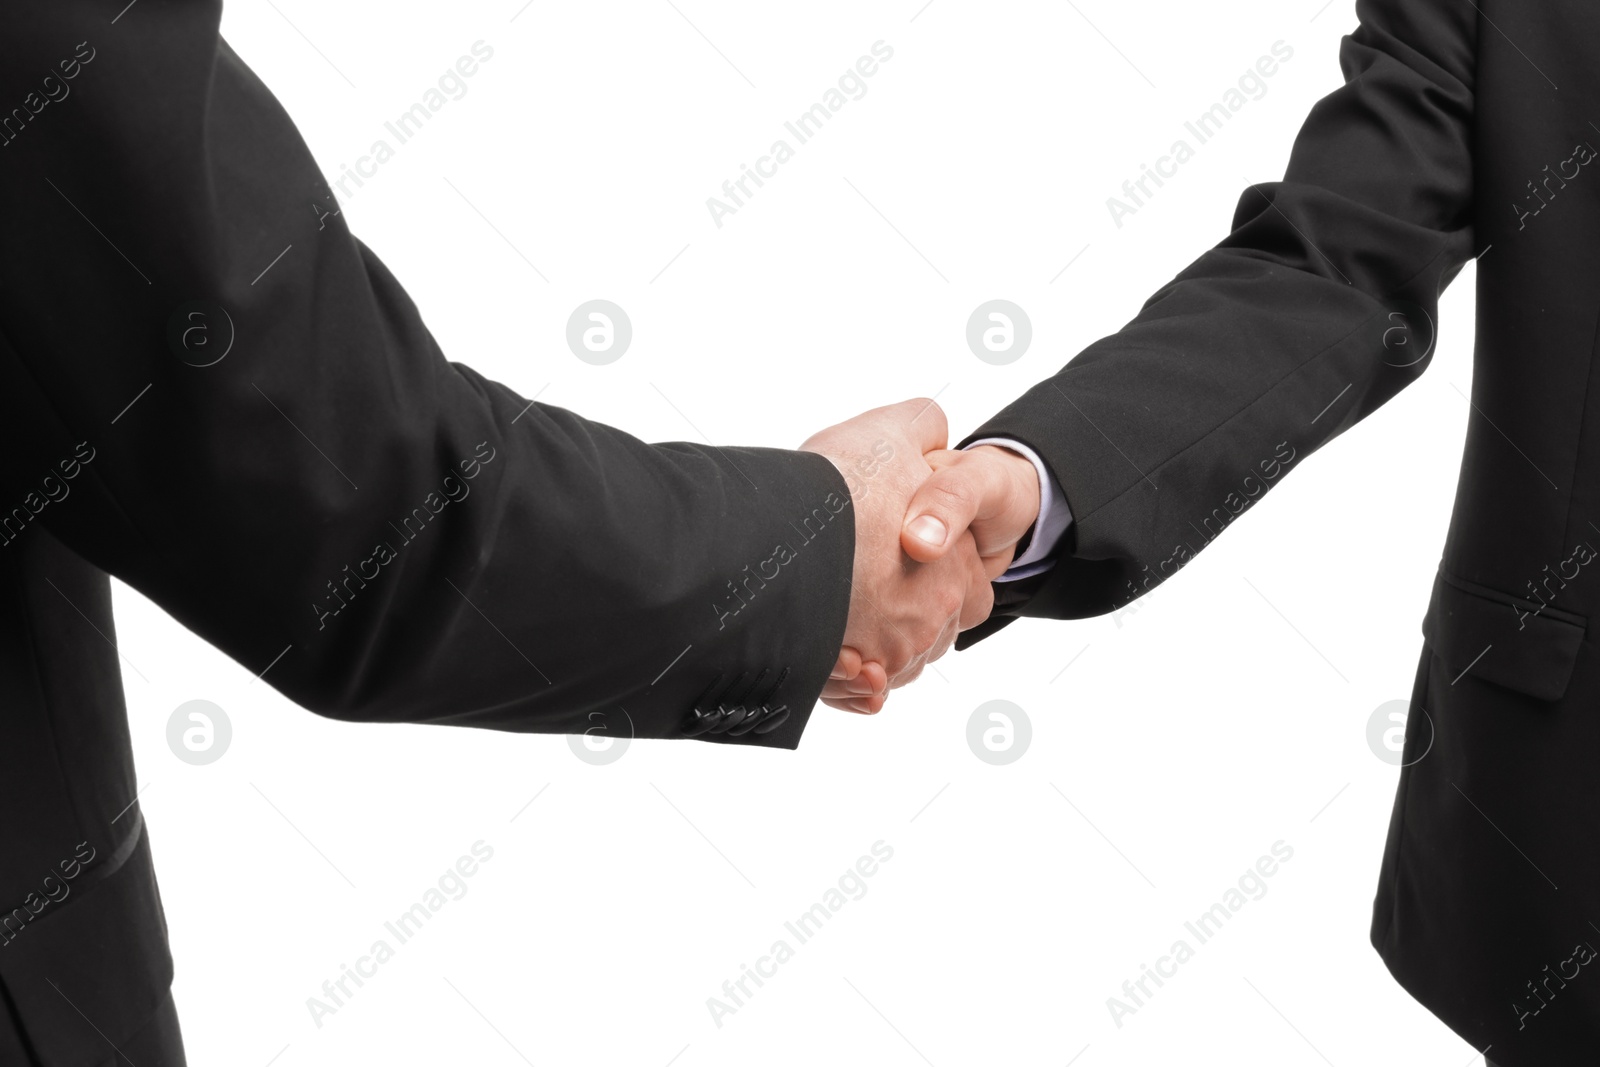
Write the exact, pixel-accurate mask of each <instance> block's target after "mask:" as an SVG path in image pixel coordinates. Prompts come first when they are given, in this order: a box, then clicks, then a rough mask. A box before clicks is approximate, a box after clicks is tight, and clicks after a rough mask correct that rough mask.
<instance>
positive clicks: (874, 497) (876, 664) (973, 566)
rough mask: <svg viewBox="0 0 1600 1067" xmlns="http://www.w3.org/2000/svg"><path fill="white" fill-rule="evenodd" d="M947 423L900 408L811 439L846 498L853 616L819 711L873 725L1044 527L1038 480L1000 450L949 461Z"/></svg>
mask: <svg viewBox="0 0 1600 1067" xmlns="http://www.w3.org/2000/svg"><path fill="white" fill-rule="evenodd" d="M948 433H949V429H948V426H947V424H946V422H945V415H944V412H943V411H942V410H941V409H940V408H939V405H938V404H936V403H934V402H933V401H932V400H907V401H904V402H903V403H899V404H893V405H890V406H889V407H883V408H877V409H875V410H872V411H868V412H866V413H864V414H862V415H857V416H856V417H855V418H853V419H850V420H849V421H848V422H841V423H839V424H838V425H837V426H830V427H829V428H828V429H826V430H823V431H822V432H820V433H818V434H815V435H813V436H812V437H811V438H810V439H809V440H807V441H806V442H805V444H803V445H801V446H800V447H801V449H802V450H803V451H806V452H816V453H819V454H821V455H823V456H826V457H827V458H828V459H829V460H831V461H832V462H833V464H834V466H836V467H838V468H839V471H840V473H842V474H843V475H844V478H845V481H846V483H847V484H848V485H849V487H850V496H851V506H852V507H853V509H854V512H855V530H856V554H855V565H854V573H853V574H852V575H851V595H850V614H849V619H848V621H847V622H846V624H845V632H844V647H843V648H842V649H840V651H839V660H838V663H837V664H836V665H835V666H834V669H833V672H832V674H831V675H830V678H829V681H828V683H827V685H826V686H825V687H824V689H823V691H822V700H823V703H825V704H827V705H828V706H829V707H834V708H838V709H840V710H843V711H853V712H858V713H861V714H864V715H872V714H875V713H877V712H878V711H879V710H881V709H882V707H883V705H884V703H885V701H887V700H888V697H889V690H890V689H897V688H899V687H900V686H903V685H905V684H907V683H908V682H912V681H914V680H915V679H916V678H917V676H918V675H920V674H921V673H922V669H923V667H925V666H927V665H928V664H929V663H932V662H933V661H934V660H936V659H938V658H939V657H940V656H942V655H944V654H945V653H946V652H948V651H949V650H950V646H951V645H953V644H954V643H955V640H956V635H957V634H959V633H960V632H961V631H962V630H968V629H971V628H972V627H974V626H976V625H978V624H979V623H981V622H983V621H984V620H985V619H987V618H988V617H989V613H990V612H991V611H992V610H993V607H994V593H993V590H992V589H991V588H990V585H989V583H990V582H992V581H993V580H994V579H996V578H998V577H999V576H1000V575H1001V574H1003V573H1005V570H1006V568H1007V567H1008V566H1010V564H1011V560H1012V556H1013V553H1014V552H1015V550H1016V547H1017V544H1018V542H1020V541H1021V540H1022V538H1023V536H1024V535H1025V534H1027V532H1028V530H1029V529H1031V528H1032V527H1033V525H1034V523H1035V521H1036V520H1037V519H1038V518H1039V498H1040V487H1039V474H1038V471H1037V469H1036V468H1035V467H1034V465H1033V462H1032V461H1031V460H1029V459H1028V458H1027V457H1025V456H1023V455H1021V454H1020V453H1017V452H1013V451H1011V450H1009V449H1006V448H1002V447H999V446H996V445H978V446H977V447H975V448H972V449H969V450H967V451H960V452H958V451H950V450H949V442H948V440H947V436H948Z"/></svg>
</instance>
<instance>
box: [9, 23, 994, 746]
mask: <svg viewBox="0 0 1600 1067" xmlns="http://www.w3.org/2000/svg"><path fill="white" fill-rule="evenodd" d="M116 7H117V5H112V7H111V8H107V7H106V6H105V5H103V4H97V3H88V2H82V0H74V2H53V3H50V4H45V3H42V2H39V3H30V4H27V5H18V6H17V7H16V8H14V9H12V10H10V11H8V12H7V14H6V16H5V17H4V20H5V24H6V29H7V33H6V34H5V35H4V37H3V39H0V56H3V57H4V62H3V63H0V106H3V107H10V106H11V105H13V104H15V105H16V106H17V111H15V112H12V113H10V114H6V113H5V112H0V203H3V204H5V205H6V207H5V211H4V212H3V213H0V235H3V241H4V246H3V247H4V249H5V252H4V254H3V255H0V361H3V364H4V366H5V368H6V372H5V373H6V388H5V390H4V397H3V399H0V411H3V412H4V415H5V420H4V422H5V426H4V429H3V430H0V433H3V434H4V440H5V443H6V448H7V453H8V454H7V460H6V463H5V465H4V472H3V475H0V478H3V480H4V488H5V491H6V500H7V501H8V502H9V501H18V500H23V499H24V498H25V497H24V494H26V493H28V492H29V491H30V490H31V489H34V488H36V487H37V482H38V478H39V476H41V475H44V474H49V473H51V472H54V471H56V470H57V468H58V465H59V464H63V463H65V462H68V461H70V462H71V463H72V464H73V465H74V468H75V475H76V476H75V477H74V478H73V479H72V480H71V482H70V484H71V487H72V488H71V494H70V496H65V497H64V498H63V499H61V500H60V501H59V502H52V503H50V504H49V506H48V507H44V508H42V509H41V510H40V512H39V515H40V518H39V521H40V522H42V523H44V524H45V525H46V526H48V527H49V528H50V530H51V532H52V533H54V534H55V535H56V536H57V537H59V538H60V539H61V540H62V541H64V542H65V543H66V544H67V545H68V546H69V547H71V548H72V549H73V550H74V551H76V552H78V553H79V554H80V555H82V556H84V557H85V558H87V559H88V560H90V561H91V562H93V563H94V564H96V565H97V566H99V567H101V568H102V569H104V570H106V571H108V572H110V573H112V574H115V575H117V576H118V577H120V578H122V579H123V580H125V581H127V582H128V583H129V584H131V585H133V586H134V587H136V588H138V589H139V590H141V591H142V592H143V593H145V594H146V595H148V596H149V597H151V598H152V599H153V600H155V601H156V602H158V603H160V604H161V605H162V606H163V607H165V608H166V609H167V610H169V611H170V612H171V613H172V614H173V615H175V616H176V617H177V618H178V619H180V620H181V621H183V622H184V623H185V624H186V625H188V626H189V627H190V628H191V629H193V630H195V631H196V632H198V633H199V634H200V635H202V636H203V637H205V638H207V639H208V640H210V641H211V642H213V643H214V644H216V645H218V646H219V647H221V648H222V649H223V650H224V651H225V652H227V653H228V654H230V655H231V656H233V657H234V658H235V659H237V660H239V661H240V662H241V663H243V664H245V665H246V666H248V667H249V668H250V669H252V670H254V671H261V670H263V669H265V668H269V667H270V669H268V670H267V673H266V674H265V681H267V682H268V683H269V684H272V685H274V686H276V687H277V688H278V689H280V690H282V691H283V692H284V693H285V694H287V695H288V696H290V697H291V698H292V699H294V700H296V701H297V702H299V703H301V704H303V705H305V706H307V707H309V708H312V709H313V710H316V711H319V712H322V713H325V714H328V715H333V716H338V717H345V718H352V719H361V720H384V721H393V720H404V721H419V722H442V723H453V724H459V725H470V726H484V727H494V728H498V729H507V730H521V731H549V732H583V731H586V730H602V731H605V732H607V733H610V734H613V735H622V736H628V735H630V734H632V735H636V736H647V737H681V736H702V737H705V738H707V739H713V740H733V741H742V742H746V743H757V744H767V745H778V746H784V747H793V746H794V745H795V744H796V743H797V742H798V739H799V736H800V733H801V730H802V729H803V726H804V723H805V721H806V717H807V715H808V714H809V711H810V708H811V705H812V703H813V701H814V700H815V698H816V696H817V693H818V692H819V690H820V689H821V687H822V685H823V682H824V681H825V680H826V678H827V676H828V674H829V671H830V668H831V667H832V665H833V664H834V660H835V656H836V654H837V652H838V649H839V646H840V644H841V640H842V636H843V634H844V633H845V632H846V629H847V626H848V627H850V628H852V629H854V630H856V631H858V632H859V633H860V634H861V638H862V642H863V643H866V644H871V643H872V636H873V634H874V633H875V632H876V628H875V623H874V616H873V615H871V614H869V613H868V611H867V610H866V608H865V607H864V606H863V605H862V604H860V603H856V604H852V597H851V584H850V576H851V574H852V569H853V562H854V558H855V544H856V527H857V524H858V522H860V521H862V520H861V516H860V512H861V509H860V508H858V507H855V506H852V494H853V492H854V493H855V494H856V495H858V496H859V495H860V492H861V490H860V489H859V488H858V487H853V486H851V485H850V484H849V483H848V481H847V479H846V477H844V476H843V475H842V474H841V472H840V470H839V469H838V468H839V456H838V454H837V453H838V452H840V451H848V450H849V449H854V450H856V451H860V452H870V451H871V447H872V445H873V442H872V441H854V440H851V441H841V442H837V443H836V444H837V447H836V449H835V454H831V455H829V456H827V457H824V456H822V455H813V454H807V453H802V452H784V451H777V450H770V449H735V448H729V449H717V448H711V447H702V446H698V445H691V444H668V445H647V444H645V443H643V442H640V441H638V440H636V439H634V438H632V437H630V436H628V435H627V434H624V433H622V432H620V431H617V430H614V429H611V428H609V427H606V426H602V425H598V424H596V423H593V422H590V421H587V420H585V419H583V418H580V417H579V416H577V415H574V414H572V413H570V412H566V411H563V410H561V409H559V408H553V407H548V406H542V405H530V404H529V403H528V402H527V401H525V400H524V399H523V398H521V397H518V396H516V395H515V394H514V393H512V392H511V391H510V390H508V389H506V388H505V387H503V386H500V385H498V384H496V383H494V382H490V381H486V380H485V379H483V378H482V377H481V376H479V375H477V374H475V373H474V372H473V371H472V370H470V369H469V368H467V367H464V366H460V365H458V364H452V363H450V362H447V361H446V360H445V358H444V357H443V355H442V354H441V353H440V351H439V349H438V347H437V346H436V345H435V343H434V341H433V339H432V337H431V336H430V335H429V333H428V331H427V329H426V328H425V326H424V325H423V323H422V321H421V319H420V317H419V315H418V313H417V310H416V308H415V307H414V306H413V305H412V303H411V302H410V300H409V299H408V298H407V296H406V294H405V292H404V290H403V289H402V288H401V287H400V285H399V284H398V283H397V282H396V280H395V279H394V278H393V277H392V276H391V275H390V274H389V273H388V272H387V271H386V270H385V269H384V267H383V265H382V264H381V263H380V262H379V261H378V260H377V258H376V257H375V256H374V255H373V254H372V253H371V252H370V251H369V250H368V249H367V248H366V247H364V246H363V245H362V244H361V243H360V242H359V241H357V240H355V238H353V237H352V236H351V235H350V233H349V232H348V230H347V229H346V227H345V224H344V220H343V217H342V216H341V215H339V214H338V213H337V212H338V205H337V203H336V202H335V201H334V199H333V197H332V196H331V195H330V194H329V191H328V189H327V187H326V186H325V185H324V183H323V181H322V178H321V176H320V174H319V173H318V171H317V169H316V167H315V165H314V164H313V162H312V159H311V157H310V154H309V153H308V152H307V150H306V148H305V146H304V144H303V143H302V142H301V140H300V138H299V136H298V134H297V132H296V130H295V128H294V126H293V124H292V123H291V121H290V120H289V118H288V116H287V115H286V114H285V113H284V112H283V111H282V109H281V108H280V107H279V105H278V104H277V102H276V101H275V100H274V99H273V97H272V96H271V94H270V93H269V92H268V91H267V90H266V88H265V87H264V86H263V85H262V84H261V83H260V82H259V81H258V80H257V79H256V78H255V76H254V75H253V74H252V73H251V72H250V70H249V69H248V68H247V67H245V65H244V64H243V63H242V62H241V61H240V60H239V58H238V57H237V56H236V55H235V54H234V53H233V52H232V50H231V49H229V48H228V46H227V45H226V44H225V43H223V42H222V41H221V40H220V38H219V37H218V36H217V23H218V19H219V16H220V5H219V4H218V3H215V2H209V3H204V2H194V0H185V2H177V0H142V2H140V3H139V4H137V5H133V6H130V7H129V8H128V9H127V10H125V11H123V12H122V13H121V15H120V16H117V17H116V18H115V20H113V16H115V15H116V10H115V8H116ZM224 352H225V353H226V354H225V355H224ZM198 364H208V365H198ZM907 421H908V419H901V420H900V423H895V422H894V419H893V418H890V419H889V420H888V423H886V424H884V425H878V426H874V427H868V431H870V432H876V433H878V436H879V437H881V438H883V439H885V440H886V441H887V442H888V444H887V448H888V451H889V452H890V453H891V455H890V457H889V458H887V459H885V460H884V461H883V469H885V470H889V471H891V472H894V471H899V470H901V469H902V467H905V465H907V464H911V463H912V461H913V460H914V461H915V463H918V464H920V462H921V452H922V451H923V450H924V448H925V447H926V445H927V444H928V442H929V441H930V440H932V439H933V438H934V437H937V438H938V439H939V443H942V436H943V432H944V431H943V420H942V416H938V417H930V418H928V419H926V420H924V421H923V422H922V423H921V425H920V426H919V427H916V428H914V429H913V430H912V431H911V432H914V433H918V434H919V435H920V436H918V438H917V439H916V440H913V439H912V438H911V437H909V436H905V435H904V434H903V433H901V431H900V430H899V429H897V426H899V425H900V424H903V423H906V422H907ZM929 431H936V432H934V433H932V435H931V436H928V434H929ZM830 459H833V460H834V462H831V463H830V462H829V460H830ZM906 469H910V468H909V467H907V468H906ZM922 469H923V470H924V471H925V470H926V468H925V467H924V468H922ZM868 484H883V482H882V479H879V481H878V482H876V483H873V482H872V481H871V480H870V479H869V480H868ZM35 495H36V494H35ZM908 497H909V488H907V489H906V491H905V494H904V495H903V496H901V497H900V498H899V499H898V501H897V502H895V506H896V508H897V509H903V506H904V502H905V500H906V499H907V498H908ZM873 500H874V506H878V505H879V504H881V505H885V506H886V505H888V504H889V502H890V497H888V496H887V495H885V494H884V493H882V492H879V493H878V495H877V496H876V497H874V498H873ZM897 523H898V514H897V515H896V516H895V518H894V520H893V522H892V523H891V524H890V527H889V528H890V529H891V530H892V529H893V528H894V525H896V524H897ZM20 536H26V532H25V531H24V532H23V533H22V534H21V535H20ZM879 540H883V539H882V538H880V539H879ZM888 541H889V542H890V543H891V545H892V542H893V536H892V534H891V536H890V537H889V538H888ZM4 550H5V548H4V547H3V546H0V551H4ZM918 573H919V574H920V575H921V580H922V581H923V584H922V585H921V586H917V587H916V589H915V590H912V588H911V587H910V586H909V585H908V586H901V587H897V588H899V590H900V591H903V592H911V593H912V595H910V596H908V597H907V598H906V599H907V603H908V604H909V603H913V602H916V601H917V600H918V598H919V597H921V598H923V600H922V607H923V610H924V611H925V612H928V611H932V610H933V609H934V608H936V607H944V606H947V604H945V603H944V602H943V601H942V600H941V599H940V597H939V596H936V595H934V594H935V593H936V592H937V590H935V589H933V588H932V584H931V583H934V582H935V581H936V580H937V579H938V577H939V575H938V574H937V573H936V572H934V571H932V570H924V571H920V572H918ZM945 573H946V574H948V573H950V572H945ZM911 577H912V578H914V577H916V576H915V575H913V576H911ZM881 578H882V580H883V581H884V582H886V583H893V582H897V581H899V580H900V578H901V576H900V575H898V574H887V575H881ZM906 581H907V582H908V583H909V582H911V578H906ZM878 597H879V599H881V600H885V601H888V600H892V599H894V597H891V595H890V590H889V589H887V588H884V589H881V590H879V592H878ZM984 607H985V609H986V608H987V605H986V604H985V605H984ZM915 651H918V650H913V652H915ZM910 654H911V653H907V654H906V655H907V657H908V658H909V655H910Z"/></svg>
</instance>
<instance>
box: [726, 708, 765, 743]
mask: <svg viewBox="0 0 1600 1067" xmlns="http://www.w3.org/2000/svg"><path fill="white" fill-rule="evenodd" d="M769 710H770V709H769V708H768V707H767V706H766V705H765V704H761V705H758V706H756V707H753V708H750V709H749V714H747V715H746V716H745V717H744V721H743V722H739V723H733V724H732V725H730V726H729V727H728V736H729V737H742V736H744V735H745V734H747V733H749V732H750V731H751V730H755V729H758V728H759V727H760V725H761V723H762V722H763V720H765V719H766V717H767V713H768V711H769Z"/></svg>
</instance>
